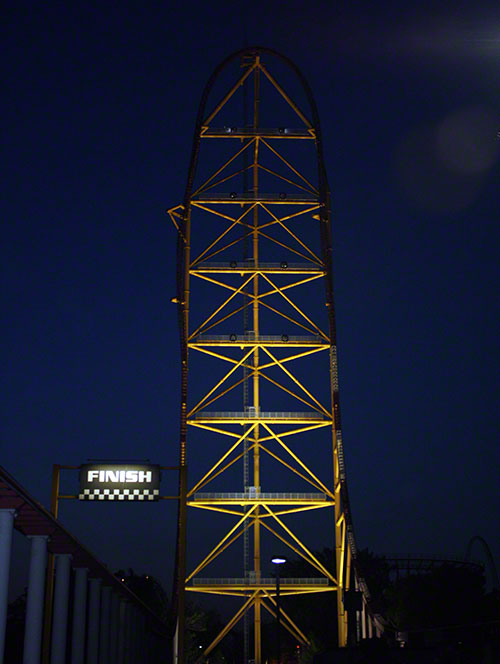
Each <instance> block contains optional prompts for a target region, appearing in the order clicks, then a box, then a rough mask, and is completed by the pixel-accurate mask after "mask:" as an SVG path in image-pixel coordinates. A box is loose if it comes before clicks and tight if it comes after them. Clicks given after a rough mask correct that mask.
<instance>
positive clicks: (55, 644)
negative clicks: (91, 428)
mask: <svg viewBox="0 0 500 664" xmlns="http://www.w3.org/2000/svg"><path fill="white" fill-rule="evenodd" d="M70 568H71V556H70V554H69V553H61V554H57V555H56V585H55V590H54V618H53V623H52V647H51V656H50V664H64V663H65V661H66V631H67V630H66V625H67V622H68V597H69V573H70Z"/></svg>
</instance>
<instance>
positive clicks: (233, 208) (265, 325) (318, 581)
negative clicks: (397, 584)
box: [168, 48, 353, 664]
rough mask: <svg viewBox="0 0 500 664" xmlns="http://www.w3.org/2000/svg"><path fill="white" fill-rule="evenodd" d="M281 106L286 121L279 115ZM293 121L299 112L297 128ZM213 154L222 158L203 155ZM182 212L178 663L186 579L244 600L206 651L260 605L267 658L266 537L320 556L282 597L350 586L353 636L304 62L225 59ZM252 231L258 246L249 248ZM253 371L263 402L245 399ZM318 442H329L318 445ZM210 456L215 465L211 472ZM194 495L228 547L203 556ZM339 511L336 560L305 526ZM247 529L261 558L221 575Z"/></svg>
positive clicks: (317, 139) (321, 203)
mask: <svg viewBox="0 0 500 664" xmlns="http://www.w3.org/2000/svg"><path fill="white" fill-rule="evenodd" d="M273 62H274V63H276V62H277V63H278V64H277V66H278V68H279V67H281V68H284V66H285V68H288V71H291V72H292V73H293V75H294V77H295V81H296V82H297V79H298V84H299V89H300V90H301V93H302V95H303V97H304V99H305V100H306V102H308V104H309V109H308V110H302V108H301V107H300V106H299V103H298V102H296V101H294V99H292V97H291V96H290V95H289V94H288V92H287V91H286V90H285V88H284V87H282V85H281V84H280V83H279V82H278V80H277V78H276V77H275V75H274V73H273V70H272V64H271V63H273ZM231 63H232V64H233V65H234V64H239V65H240V69H239V72H238V73H237V75H236V78H237V80H236V81H233V84H232V85H229V86H228V88H227V89H226V90H225V91H224V93H223V94H222V95H221V97H219V99H220V101H219V103H216V104H215V105H214V106H213V107H210V106H209V103H208V101H209V95H210V93H211V91H212V88H213V87H214V86H215V84H216V82H217V80H218V79H224V76H223V72H224V71H225V70H226V67H228V65H230V64H231ZM268 63H270V64H268ZM245 86H246V93H247V95H248V97H249V98H250V107H251V109H252V112H251V113H250V114H249V115H250V117H249V118H248V119H247V121H246V122H245V120H243V121H241V120H240V121H239V120H238V119H237V118H234V119H233V116H232V115H231V114H233V113H235V108H236V109H238V108H241V106H238V104H237V103H235V100H236V98H237V96H238V95H239V94H241V92H242V90H243V89H244V87H245ZM273 95H274V96H273ZM266 104H267V105H268V107H269V109H270V111H271V112H270V113H268V114H266ZM280 104H281V105H282V106H281V108H283V116H284V117H285V118H286V119H285V121H284V122H283V123H280V122H279V121H278V123H277V124H274V126H273V125H269V124H265V123H266V122H267V120H268V118H269V117H270V116H271V115H272V113H273V112H276V109H278V107H279V105H280ZM292 118H293V119H292ZM288 122H293V123H294V124H291V125H290V126H282V124H283V125H284V124H286V123H288ZM266 127H267V128H266ZM269 127H271V128H269ZM203 151H205V155H208V158H205V160H204V161H203V154H202V153H203ZM245 173H246V174H247V175H246V182H248V183H251V184H250V185H249V186H248V187H247V189H246V190H245V189H244V187H242V185H241V183H242V181H243V178H244V177H245V176H244V174H245ZM168 212H169V215H170V217H171V219H172V221H173V222H174V224H175V226H176V228H177V230H178V292H177V297H176V298H175V300H176V302H177V304H178V313H179V323H180V328H181V347H182V395H181V401H182V403H181V440H180V446H181V447H180V450H181V451H180V463H181V467H182V468H183V472H182V473H181V480H180V508H179V530H178V550H177V555H178V566H177V570H178V581H179V584H178V587H177V593H178V610H179V620H180V622H179V627H180V630H179V635H178V638H179V649H178V652H179V660H180V661H184V660H183V657H184V644H183V625H182V616H183V610H184V591H190V592H194V593H210V594H217V595H231V596H235V597H239V598H240V601H241V605H240V606H239V608H238V610H237V611H236V613H235V614H234V615H233V617H232V618H231V619H230V620H229V622H228V623H227V625H226V626H225V628H224V629H223V630H222V632H221V633H220V634H219V636H218V637H217V638H216V639H215V640H214V641H213V642H212V643H211V644H210V645H208V646H207V647H206V649H205V650H204V653H203V656H202V658H203V657H206V656H207V655H208V654H209V653H210V651H211V650H212V649H213V648H214V647H215V646H216V645H217V644H218V643H219V642H220V640H221V639H222V638H223V637H224V636H225V635H226V634H227V633H228V632H229V631H230V630H231V629H232V628H233V627H234V626H235V625H236V623H237V622H238V621H239V620H240V618H242V616H243V615H245V614H246V613H247V612H250V613H251V615H253V625H254V659H255V662H256V664H260V663H261V661H262V654H261V614H262V610H263V609H264V611H266V612H267V613H268V614H270V615H271V616H275V615H276V597H275V595H276V592H275V581H274V579H273V578H270V574H269V572H268V571H267V572H266V570H269V567H270V565H268V562H267V560H268V559H267V558H266V557H265V555H266V552H267V550H268V548H266V547H268V546H269V545H268V544H265V542H264V540H266V538H268V539H269V540H271V541H272V546H273V547H274V551H276V547H277V546H279V547H281V549H280V550H283V549H284V548H288V549H290V551H292V552H293V553H294V554H295V555H296V556H300V557H302V558H303V559H304V560H305V561H307V563H309V565H310V566H311V570H312V572H311V575H310V577H309V578H293V579H292V578H282V579H281V595H301V594H305V593H323V592H336V603H337V616H338V621H337V623H338V638H339V644H340V645H342V646H343V645H345V644H346V640H347V615H346V611H344V603H343V599H344V592H345V591H346V590H348V585H349V577H350V573H349V572H350V566H351V552H352V547H351V546H350V544H351V540H352V534H351V535H350V532H351V530H352V529H350V528H349V518H348V501H347V498H346V487H345V481H344V480H345V475H344V471H343V457H342V438H341V428H340V418H339V400H338V377H337V353H336V338H335V316H334V307H333V290H332V273H331V244H330V205H329V192H328V185H327V180H326V175H325V170H324V165H323V159H322V148H321V136H320V127H319V121H318V115H317V112H316V107H315V104H314V100H313V97H312V95H311V92H310V89H309V87H308V85H307V82H306V81H305V80H304V78H303V77H302V75H301V74H300V72H299V71H298V70H297V69H296V68H295V66H294V65H293V64H292V63H290V61H288V60H287V59H286V58H283V57H282V56H280V55H278V54H276V53H274V52H272V51H270V50H268V49H260V48H251V49H245V50H244V51H241V52H238V53H236V54H233V55H232V56H230V58H228V59H227V60H226V61H224V62H223V63H222V64H221V65H220V67H219V68H218V69H216V70H215V72H214V74H213V75H212V77H211V79H210V80H209V83H208V84H207V87H206V89H205V91H204V94H203V97H202V103H201V105H200V110H199V114H198V120H197V125H196V130H195V136H194V145H193V152H192V158H191V165H190V170H189V176H188V183H187V187H186V193H185V197H184V201H183V203H182V204H181V205H177V206H176V207H173V208H171V209H170V210H169V211H168ZM245 241H246V243H247V245H246V246H247V247H250V250H249V251H248V252H247V257H246V258H244V259H242V256H243V255H244V253H243V243H244V242H245ZM325 305H326V306H325ZM245 309H246V310H247V312H248V313H247V319H246V320H247V321H248V323H247V330H246V331H245V330H244V329H243V313H242V312H243V311H244V310H245ZM188 371H189V385H190V387H189V395H188V390H187V387H188ZM321 371H324V379H323V378H322V377H321V375H320V374H321ZM246 381H248V403H249V404H250V405H248V406H247V407H242V406H241V403H242V396H241V395H242V384H243V383H245V382H246ZM188 440H189V465H190V474H191V478H190V483H189V484H188V481H187V472H186V466H187V463H188V455H187V441H188ZM314 446H317V449H318V450H319V449H320V448H321V452H318V453H316V452H315V453H313V454H311V449H312V448H313V447H314ZM245 455H249V457H248V459H247V460H248V462H249V467H250V480H249V482H251V485H250V486H243V487H241V484H240V485H239V486H238V480H237V479H235V478H236V477H237V478H239V481H240V482H241V477H242V474H241V471H240V472H239V474H238V475H236V473H235V468H236V467H237V466H238V465H239V466H240V468H241V465H242V464H243V463H244V461H245V458H246V457H245ZM193 459H196V460H197V461H196V462H194V461H193ZM325 459H327V463H325ZM198 460H199V461H198ZM328 460H329V461H328ZM198 463H200V464H201V463H204V464H205V467H204V470H203V471H201V472H198ZM315 464H316V465H315ZM270 467H271V469H270V470H269V468H270ZM195 472H196V473H197V475H196V476H193V474H194V473H195ZM275 478H276V482H277V483H278V484H279V487H278V488H277V487H276V485H275ZM298 487H299V488H298ZM284 488H286V489H287V491H285V490H284ZM304 488H305V489H307V491H304ZM187 507H189V508H190V510H197V511H198V512H203V513H205V514H206V515H207V517H208V519H209V521H208V520H207V523H210V524H212V523H213V524H215V522H216V517H220V518H221V519H222V526H223V527H224V523H225V529H224V531H223V533H222V535H221V536H220V537H219V538H218V539H217V541H216V543H215V545H213V546H208V545H207V550H206V551H204V552H200V553H199V558H198V559H197V561H196V562H194V563H193V566H192V568H190V569H187V565H186V513H187V509H186V508H187ZM328 509H330V510H331V516H330V517H329V518H328V519H327V523H328V524H330V525H329V528H330V529H331V531H330V532H331V533H332V540H333V539H334V541H335V558H336V568H335V572H334V573H333V572H332V571H331V570H330V569H327V568H326V567H325V566H324V564H323V563H322V562H321V561H320V560H319V559H318V558H317V557H316V556H315V554H314V553H313V551H312V548H311V547H310V546H308V545H307V543H306V541H305V538H306V537H307V528H306V529H304V524H307V523H308V522H309V520H310V519H312V516H310V515H312V512H313V511H320V510H321V511H325V510H328ZM190 513H191V511H190ZM220 515H224V516H220ZM293 515H299V518H298V519H297V517H296V516H295V517H293ZM190 518H191V517H190ZM290 518H292V519H294V520H293V524H292V523H291V521H289V519H290ZM224 519H225V522H224ZM229 521H230V523H229ZM214 528H215V525H214ZM303 531H304V532H303ZM245 532H246V533H248V534H249V536H250V538H251V544H252V549H253V564H252V565H251V571H250V572H248V573H247V574H246V575H245V574H243V575H242V574H241V573H240V574H239V575H238V574H235V573H233V574H231V575H230V576H228V575H226V576H225V578H221V576H222V575H221V574H220V572H219V573H218V574H217V577H218V578H208V577H207V573H206V571H205V570H206V568H207V567H208V566H209V565H212V564H214V565H215V566H216V567H217V564H218V563H220V561H221V560H222V554H224V555H226V556H227V553H228V552H229V550H231V551H234V550H236V549H235V542H236V541H237V540H239V541H240V542H241V541H242V539H243V538H242V535H243V533H245ZM301 533H302V534H301ZM240 538H241V539H240ZM266 541H267V540H266ZM352 541H353V540H352ZM188 542H189V538H188ZM236 546H238V545H236ZM189 553H191V551H189ZM196 553H198V552H196ZM193 557H194V556H193ZM190 558H191V556H190ZM237 559H238V561H240V558H239V557H238V556H237ZM233 560H234V556H233ZM219 569H220V567H219ZM225 569H226V568H225ZM281 619H282V625H283V628H284V629H286V630H288V631H289V632H290V633H291V634H292V635H293V637H294V638H296V639H297V641H298V642H300V643H303V644H306V643H308V639H307V636H306V635H305V634H304V633H303V632H302V631H301V629H300V626H298V625H296V624H295V622H294V621H293V619H292V617H291V616H289V615H288V614H287V613H286V612H283V611H282V612H281Z"/></svg>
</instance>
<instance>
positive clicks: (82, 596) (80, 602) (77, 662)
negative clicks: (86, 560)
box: [71, 567, 88, 664]
mask: <svg viewBox="0 0 500 664" xmlns="http://www.w3.org/2000/svg"><path fill="white" fill-rule="evenodd" d="M87 575H88V569H87V568H86V567H77V568H76V569H75V597H74V600H73V637H72V641H71V664H83V662H84V659H85V623H86V618H87Z"/></svg>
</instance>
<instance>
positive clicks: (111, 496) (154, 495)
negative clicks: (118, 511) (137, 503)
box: [78, 489, 160, 500]
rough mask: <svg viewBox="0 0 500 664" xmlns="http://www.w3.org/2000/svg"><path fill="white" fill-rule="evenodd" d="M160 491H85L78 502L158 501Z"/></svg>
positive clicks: (79, 495) (79, 496)
mask: <svg viewBox="0 0 500 664" xmlns="http://www.w3.org/2000/svg"><path fill="white" fill-rule="evenodd" d="M159 495H160V491H159V489H84V490H83V493H79V494H78V500H158V498H159Z"/></svg>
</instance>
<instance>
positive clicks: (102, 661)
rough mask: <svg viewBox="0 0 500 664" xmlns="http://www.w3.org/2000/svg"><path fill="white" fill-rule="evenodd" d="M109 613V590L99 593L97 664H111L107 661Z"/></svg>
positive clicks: (106, 588)
mask: <svg viewBox="0 0 500 664" xmlns="http://www.w3.org/2000/svg"><path fill="white" fill-rule="evenodd" d="M110 613H111V588H110V587H109V586H105V587H104V588H103V589H102V591H101V625H100V627H99V664H111V660H110V659H109V627H110Z"/></svg>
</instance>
